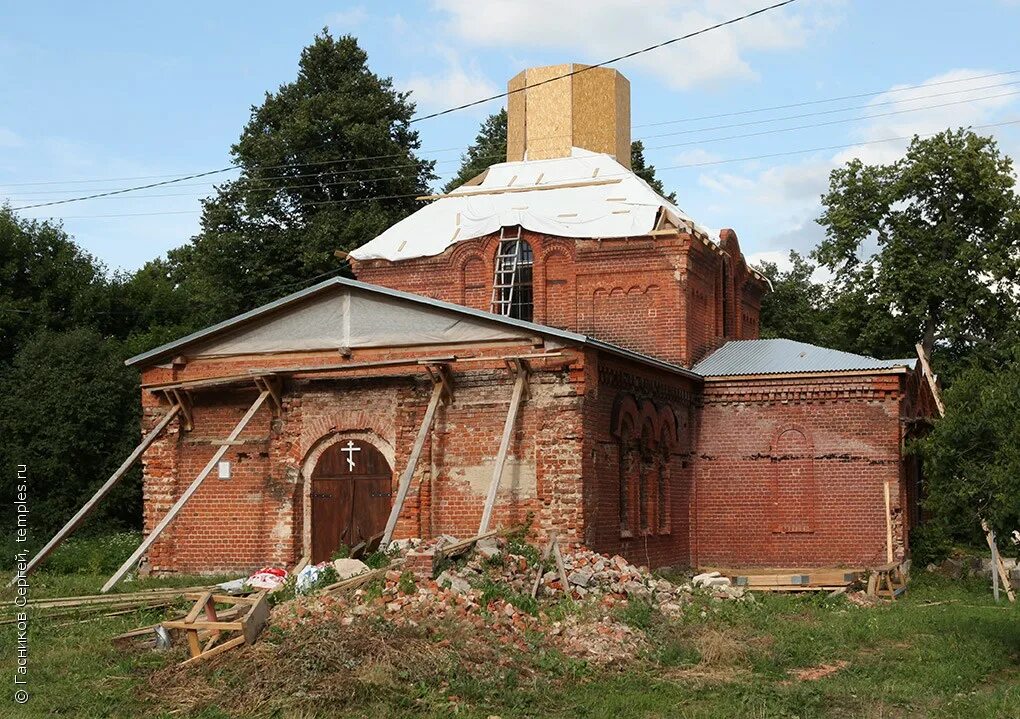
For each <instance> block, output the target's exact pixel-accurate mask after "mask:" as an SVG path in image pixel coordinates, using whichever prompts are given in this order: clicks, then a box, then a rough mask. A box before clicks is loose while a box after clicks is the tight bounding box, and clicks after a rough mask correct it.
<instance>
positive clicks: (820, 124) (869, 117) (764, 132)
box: [647, 90, 1020, 150]
mask: <svg viewBox="0 0 1020 719" xmlns="http://www.w3.org/2000/svg"><path fill="white" fill-rule="evenodd" d="M1013 95H1020V90H1017V91H1015V92H1005V93H1000V94H998V95H990V96H988V97H977V98H968V99H966V100H954V101H953V102H943V103H940V104H938V105H926V106H925V107H915V108H912V109H909V110H894V111H893V112H882V113H878V114H875V115H863V116H861V117H849V118H843V119H840V120H828V121H826V122H816V123H809V124H807V125H794V126H793V127H779V128H775V129H772V130H761V131H760V132H745V133H744V134H742V135H726V136H724V137H709V138H703V139H700V140H689V141H688V142H675V143H671V144H669V145H654V146H652V147H649V148H647V149H649V150H663V149H666V148H670V147H686V146H689V145H703V144H707V143H709V142H722V141H724V140H740V139H744V138H747V137H760V136H761V135H773V134H775V133H778V132H792V131H794V130H807V129H813V128H816V127H826V126H828V125H839V124H842V123H846V122H857V121H859V120H872V119H875V118H878V117H890V116H892V115H903V114H905V113H908V112H920V111H921V110H932V109H935V108H939V107H949V106H950V105H961V104H963V103H970V102H980V101H983V100H994V99H996V98H1000V97H1012V96H1013Z"/></svg>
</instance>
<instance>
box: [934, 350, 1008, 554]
mask: <svg viewBox="0 0 1020 719" xmlns="http://www.w3.org/2000/svg"><path fill="white" fill-rule="evenodd" d="M945 404H946V415H945V417H943V418H942V419H940V420H939V421H938V422H936V424H935V426H934V428H933V429H932V431H931V433H930V434H929V435H928V436H927V437H926V438H925V439H924V440H922V441H921V442H920V444H919V446H918V450H919V451H920V453H921V455H922V457H923V459H924V471H925V480H926V491H927V498H926V500H925V508H926V510H927V512H928V513H929V515H930V516H931V518H932V520H933V521H934V522H935V523H936V524H937V525H939V526H943V527H948V528H949V533H950V535H951V536H953V537H954V538H956V539H961V538H968V537H969V538H971V539H976V538H977V536H978V527H979V526H980V520H981V519H982V518H984V519H986V520H987V521H988V523H989V524H990V525H991V526H992V528H993V529H995V530H996V533H997V534H998V535H999V536H1000V537H1008V536H1009V535H1010V534H1011V533H1012V532H1013V531H1015V530H1017V529H1020V343H1018V344H1016V345H1014V346H1013V348H1012V360H1011V361H1009V362H1004V363H995V364H989V363H984V362H975V363H973V364H972V365H970V366H969V367H968V368H967V369H965V370H964V371H962V372H961V373H960V374H959V376H957V378H956V380H955V381H954V382H953V384H952V386H951V387H949V389H948V390H947V391H946V394H945ZM1000 546H1001V545H1000Z"/></svg>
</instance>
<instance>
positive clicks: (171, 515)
mask: <svg viewBox="0 0 1020 719" xmlns="http://www.w3.org/2000/svg"><path fill="white" fill-rule="evenodd" d="M268 398H269V392H268V391H265V390H263V391H262V392H261V393H259V396H258V398H257V399H256V400H255V401H254V402H253V403H252V405H251V407H249V408H248V411H247V412H245V414H244V416H243V417H242V418H241V421H240V422H238V423H237V426H236V427H234V431H233V432H231V433H230V436H229V437H227V440H228V441H229V442H233V441H234V440H235V439H237V438H238V437H239V436H240V434H241V432H243V431H244V428H245V427H247V426H248V423H249V422H251V420H252V417H254V416H255V413H256V412H258V410H259V407H261V406H262V405H263V404H264V403H265V401H266V400H267V399H268ZM229 448H230V445H229V444H222V445H220V447H219V449H217V450H216V452H215V453H213V456H212V459H210V460H209V462H208V464H206V465H205V467H203V468H202V471H201V472H199V473H198V476H197V477H195V479H194V480H193V481H192V482H191V484H190V485H189V486H188V488H187V489H185V490H184V493H183V494H182V495H181V496H180V498H179V499H178V500H177V501H176V502H174V504H173V506H172V507H170V509H169V510H167V513H166V514H165V515H164V516H163V519H161V520H160V521H159V524H157V525H156V526H155V527H154V528H153V530H152V531H151V532H149V536H147V537H146V538H145V539H144V541H142V543H141V545H140V546H139V547H138V549H136V550H135V551H134V552H133V553H132V554H131V556H130V557H128V558H127V560H126V561H125V562H124V564H122V565H121V567H120V569H118V570H117V571H116V572H114V574H113V576H112V577H110V579H109V580H107V582H106V584H104V585H103V588H102V590H101V591H102V592H103V593H104V594H105V593H106V592H108V591H110V589H112V588H113V586H114V585H115V584H116V583H117V582H119V581H120V580H121V579H123V578H124V575H125V574H127V573H128V571H130V570H131V568H132V567H133V566H134V565H135V564H137V563H138V560H139V559H141V558H142V555H143V554H145V552H147V551H148V549H149V547H151V546H152V544H153V542H155V541H156V540H157V539H159V535H161V534H162V533H163V530H164V529H166V528H167V526H169V524H170V523H171V522H172V521H174V519H175V518H176V517H177V515H178V514H179V513H180V511H181V510H182V509H183V508H184V505H185V504H187V503H188V500H189V499H191V496H192V495H193V494H194V493H195V492H197V491H198V488H199V487H200V486H201V485H202V482H204V481H205V478H206V477H208V476H209V473H210V472H212V471H213V468H214V467H215V466H216V464H217V463H218V462H219V461H220V460H221V459H222V458H223V455H224V454H226V453H227V450H228V449H229Z"/></svg>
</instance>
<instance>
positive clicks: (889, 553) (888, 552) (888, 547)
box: [884, 482, 893, 562]
mask: <svg viewBox="0 0 1020 719" xmlns="http://www.w3.org/2000/svg"><path fill="white" fill-rule="evenodd" d="M884 486H885V561H887V562H892V561H893V537H892V502H891V499H890V496H889V483H888V482H885V485H884Z"/></svg>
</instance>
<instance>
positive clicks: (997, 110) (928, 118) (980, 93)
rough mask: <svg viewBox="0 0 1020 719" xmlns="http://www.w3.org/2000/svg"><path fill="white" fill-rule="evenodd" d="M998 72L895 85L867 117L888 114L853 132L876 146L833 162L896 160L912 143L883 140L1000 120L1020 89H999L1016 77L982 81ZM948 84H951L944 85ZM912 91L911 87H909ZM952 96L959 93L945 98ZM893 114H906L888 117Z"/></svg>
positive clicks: (957, 74) (969, 72) (970, 72)
mask: <svg viewBox="0 0 1020 719" xmlns="http://www.w3.org/2000/svg"><path fill="white" fill-rule="evenodd" d="M992 72H993V71H992V70H968V69H956V70H950V71H949V72H946V73H943V74H941V75H936V76H934V77H931V78H929V79H928V80H926V81H924V83H922V84H920V85H918V86H915V87H909V86H903V85H898V86H894V87H892V88H891V89H890V91H889V92H887V93H884V94H882V95H878V96H877V97H875V98H873V99H872V101H871V103H870V104H871V105H872V106H877V107H875V110H874V111H869V112H867V113H866V114H874V115H887V116H886V117H876V118H874V119H872V120H868V121H865V122H864V123H863V124H862V125H861V126H859V127H858V128H857V129H856V130H854V132H853V136H854V139H858V140H863V141H866V142H869V143H872V144H867V145H859V146H856V147H852V148H849V149H847V150H844V151H842V152H840V153H839V154H837V155H836V156H835V157H834V158H833V162H834V163H836V164H843V163H844V162H846V161H847V160H849V159H852V158H855V157H856V158H859V159H860V160H861V161H862V162H865V163H887V162H892V161H894V160H896V159H897V158H899V157H900V156H901V155H902V154H903V151H904V149H905V148H906V147H907V145H908V144H909V142H908V141H906V140H902V141H897V142H880V141H881V140H885V139H888V138H891V137H911V136H913V135H915V134H918V135H929V134H933V133H937V132H941V131H942V130H945V129H946V128H949V127H953V128H956V127H966V126H968V125H981V124H989V123H993V122H995V120H996V118H997V117H998V116H999V115H1000V114H1001V111H1002V110H1003V109H1004V108H1007V107H1010V106H1012V105H1015V104H1016V103H1017V101H1018V100H1020V95H1018V94H1012V93H1017V92H1018V91H1020V86H1017V85H1012V86H1005V87H993V86H994V85H1002V84H1003V83H1006V82H1010V81H1015V77H1008V76H1000V77H982V76H984V75H989V74H991V73H992ZM947 82H948V83H951V84H944V83H947ZM906 87H909V89H904V88H906ZM950 92H951V93H953V94H951V95H948V94H944V93H950ZM932 95H941V97H932ZM948 103H954V104H948ZM934 105H942V107H933V106H934ZM921 108H924V109H921ZM893 112H897V113H900V114H896V115H888V113H893ZM979 132H980V131H979Z"/></svg>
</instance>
